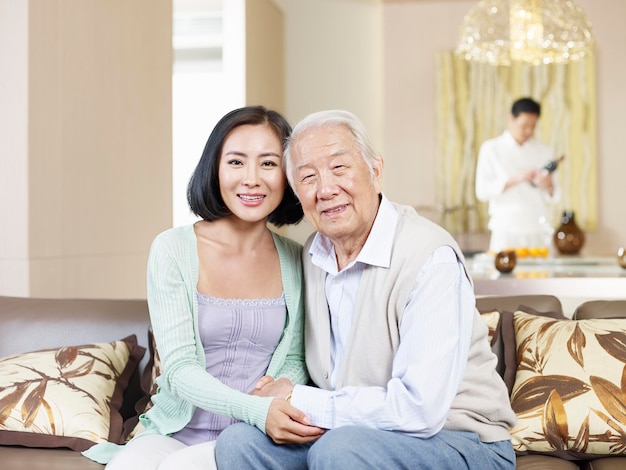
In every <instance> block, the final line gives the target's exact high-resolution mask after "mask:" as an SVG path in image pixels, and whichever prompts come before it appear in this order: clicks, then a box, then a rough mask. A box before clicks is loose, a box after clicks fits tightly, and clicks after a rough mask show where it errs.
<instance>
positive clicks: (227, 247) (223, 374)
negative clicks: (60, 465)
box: [85, 106, 308, 470]
mask: <svg viewBox="0 0 626 470" xmlns="http://www.w3.org/2000/svg"><path fill="white" fill-rule="evenodd" d="M290 132H291V128H290V126H289V124H288V123H287V121H286V120H285V119H284V118H283V117H282V116H281V115H280V114H278V113H277V112H275V111H271V110H267V109H265V108H263V107H260V106H255V107H244V108H240V109H236V110H234V111H231V112H230V113H228V114H226V115H225V116H224V117H223V118H222V119H221V120H220V121H219V122H218V123H217V125H216V127H215V129H214V130H213V132H212V133H211V135H210V137H209V139H208V142H207V144H206V146H205V148H204V152H203V153H202V156H201V158H200V161H199V163H198V166H197V167H196V169H195V171H194V173H193V176H192V177H191V180H190V182H189V187H188V192H187V199H188V202H189V206H190V208H191V210H192V211H193V212H194V213H195V214H196V215H198V216H199V217H200V218H201V219H202V220H200V221H198V222H196V223H195V224H193V225H188V226H182V227H177V228H173V229H170V230H167V231H165V232H163V233H161V234H159V235H158V236H157V237H156V238H155V240H154V242H153V244H152V247H151V250H150V257H149V261H148V304H149V307H150V318H151V323H152V328H153V330H154V337H155V340H156V345H157V348H158V352H159V356H160V359H161V364H162V370H163V371H162V374H161V375H160V376H159V378H158V379H157V384H158V392H157V393H156V394H155V395H154V396H153V397H152V402H153V406H152V408H151V409H150V410H149V411H148V412H146V413H145V414H143V415H142V416H141V417H140V422H141V424H142V425H143V426H144V428H145V431H144V432H142V433H141V434H139V435H138V436H137V437H135V438H134V439H132V440H131V441H130V442H129V443H128V444H126V445H125V446H124V447H123V448H122V450H121V451H120V452H115V450H113V451H112V452H111V446H108V448H107V449H103V448H100V449H99V448H98V447H99V446H96V447H94V448H92V449H90V450H89V451H87V452H86V453H85V455H87V456H88V457H91V458H93V459H95V460H98V461H100V462H106V461H108V460H109V459H110V458H111V457H112V456H111V454H114V457H113V458H112V460H110V462H109V463H108V465H107V467H106V468H107V469H108V470H120V469H134V470H139V469H159V470H167V469H180V468H185V469H211V468H215V460H214V450H213V446H214V441H215V439H216V438H217V436H218V435H219V434H220V432H221V431H222V430H223V429H224V428H226V427H227V426H228V425H230V424H232V423H234V422H237V421H244V422H247V423H249V424H251V425H254V426H256V427H258V428H259V429H260V430H262V431H263V432H266V433H267V434H268V435H270V436H272V437H273V438H276V439H280V435H281V433H284V432H287V431H286V430H285V429H284V428H285V427H286V426H287V427H288V422H290V421H291V419H296V420H302V419H303V416H302V415H301V413H300V412H299V411H298V410H296V409H295V408H293V407H291V405H290V404H289V403H288V401H286V400H283V399H276V398H275V399H272V398H267V397H261V396H258V395H255V390H257V388H256V387H259V388H261V387H262V385H263V384H264V383H267V382H268V381H271V380H273V378H278V377H286V378H289V379H290V380H292V381H293V382H294V383H304V382H306V381H307V378H308V377H307V374H306V369H305V365H304V354H303V341H302V334H303V332H302V329H303V298H302V296H303V291H302V283H303V281H302V273H301V259H300V256H301V246H300V245H299V244H297V243H295V242H293V241H291V240H289V239H287V238H284V237H282V236H280V235H278V234H276V233H274V232H272V231H271V230H270V229H269V228H268V222H270V223H272V224H273V225H275V226H281V225H284V224H293V223H297V222H299V221H300V220H301V219H302V216H303V215H302V209H301V207H300V205H299V203H298V201H297V199H296V197H295V196H294V194H293V192H292V190H291V189H290V187H289V185H288V184H287V182H286V178H285V173H284V171H283V166H282V156H283V144H284V142H285V140H286V138H287V137H288V136H289V134H290ZM285 423H287V424H285ZM118 449H119V447H118ZM107 454H108V455H107Z"/></svg>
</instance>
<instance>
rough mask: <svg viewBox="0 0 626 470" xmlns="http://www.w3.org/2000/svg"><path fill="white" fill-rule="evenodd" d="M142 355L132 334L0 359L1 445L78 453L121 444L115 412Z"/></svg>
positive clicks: (117, 415)
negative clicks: (66, 448)
mask: <svg viewBox="0 0 626 470" xmlns="http://www.w3.org/2000/svg"><path fill="white" fill-rule="evenodd" d="M144 353H145V348H143V347H142V346H139V345H137V338H136V336H135V335H131V336H129V337H126V338H124V339H122V340H119V341H113V342H108V343H94V344H86V345H81V346H68V347H61V348H56V349H47V350H42V351H35V352H29V353H23V354H16V355H13V356H9V357H5V358H3V359H0V444H3V445H21V446H27V447H69V448H70V449H74V450H77V451H83V450H86V449H88V448H89V447H91V446H92V445H94V444H95V443H98V442H105V441H110V442H115V443H120V442H122V416H121V415H120V413H119V409H120V406H121V404H122V399H123V394H124V390H125V388H126V386H127V385H128V381H129V379H130V377H131V375H132V373H133V371H134V370H135V368H136V367H137V364H138V363H139V361H140V360H141V358H142V357H143V355H144Z"/></svg>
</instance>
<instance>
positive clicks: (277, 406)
mask: <svg viewBox="0 0 626 470" xmlns="http://www.w3.org/2000/svg"><path fill="white" fill-rule="evenodd" d="M265 433H266V434H267V435H268V436H269V437H271V438H272V440H273V441H274V442H275V443H276V444H288V443H297V444H304V443H306V442H311V441H314V440H316V439H319V438H320V437H321V435H322V434H324V429H322V428H318V427H316V426H310V422H309V418H308V417H307V416H306V415H305V414H304V413H303V412H302V411H300V410H299V409H297V408H294V407H293V406H291V405H290V404H289V403H288V402H286V401H285V400H282V399H280V398H275V399H274V400H272V403H271V405H270V409H269V410H268V412H267V418H266V420H265Z"/></svg>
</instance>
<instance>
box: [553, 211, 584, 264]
mask: <svg viewBox="0 0 626 470" xmlns="http://www.w3.org/2000/svg"><path fill="white" fill-rule="evenodd" d="M584 244H585V233H584V232H583V231H582V230H581V229H580V227H579V226H578V225H576V219H575V218H574V212H572V211H564V212H563V217H561V225H560V226H559V227H558V228H557V229H556V230H555V232H554V246H556V249H557V250H558V251H559V253H561V254H562V255H575V254H577V253H578V252H579V251H580V249H581V248H582V247H583V245H584Z"/></svg>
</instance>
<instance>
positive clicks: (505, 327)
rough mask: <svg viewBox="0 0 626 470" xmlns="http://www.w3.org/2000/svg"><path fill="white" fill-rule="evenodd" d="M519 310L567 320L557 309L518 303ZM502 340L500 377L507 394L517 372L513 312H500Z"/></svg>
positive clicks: (510, 389)
mask: <svg viewBox="0 0 626 470" xmlns="http://www.w3.org/2000/svg"><path fill="white" fill-rule="evenodd" d="M518 311H520V312H526V313H529V314H532V315H535V316H540V317H547V318H554V319H557V320H567V317H565V316H564V315H563V312H562V311H560V310H557V311H547V310H546V311H539V310H535V309H533V308H531V307H528V306H525V305H520V307H519V310H518ZM500 324H501V326H500V328H501V335H502V341H503V343H504V348H503V349H504V350H503V352H502V355H503V358H504V373H503V374H502V378H503V379H504V383H505V384H506V387H507V388H508V390H509V395H510V394H511V392H512V391H513V384H514V383H515V374H517V367H518V360H519V356H518V354H517V347H516V340H515V328H514V325H513V313H512V312H506V311H505V312H502V320H501V322H500Z"/></svg>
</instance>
